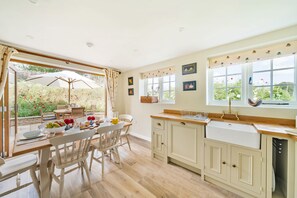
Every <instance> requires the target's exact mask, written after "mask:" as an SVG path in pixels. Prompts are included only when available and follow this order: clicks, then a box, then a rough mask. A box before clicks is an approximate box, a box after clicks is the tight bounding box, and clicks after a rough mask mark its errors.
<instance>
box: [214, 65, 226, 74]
mask: <svg viewBox="0 0 297 198" xmlns="http://www.w3.org/2000/svg"><path fill="white" fill-rule="evenodd" d="M212 70H213V76H222V75H226V67H219V68H214V69H212Z"/></svg>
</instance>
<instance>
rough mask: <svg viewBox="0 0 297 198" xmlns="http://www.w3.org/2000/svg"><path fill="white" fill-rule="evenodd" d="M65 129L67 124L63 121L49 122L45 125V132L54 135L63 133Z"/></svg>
mask: <svg viewBox="0 0 297 198" xmlns="http://www.w3.org/2000/svg"><path fill="white" fill-rule="evenodd" d="M65 128H66V124H65V122H63V121H55V122H49V123H47V124H46V125H45V131H46V132H48V133H53V134H55V133H59V132H63V131H64V130H65Z"/></svg>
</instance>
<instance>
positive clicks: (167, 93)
mask: <svg viewBox="0 0 297 198" xmlns="http://www.w3.org/2000/svg"><path fill="white" fill-rule="evenodd" d="M169 99H170V97H169V91H164V92H163V100H169Z"/></svg>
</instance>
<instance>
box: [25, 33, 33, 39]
mask: <svg viewBox="0 0 297 198" xmlns="http://www.w3.org/2000/svg"><path fill="white" fill-rule="evenodd" d="M26 37H27V38H28V39H34V36H32V35H30V34H27V35H26Z"/></svg>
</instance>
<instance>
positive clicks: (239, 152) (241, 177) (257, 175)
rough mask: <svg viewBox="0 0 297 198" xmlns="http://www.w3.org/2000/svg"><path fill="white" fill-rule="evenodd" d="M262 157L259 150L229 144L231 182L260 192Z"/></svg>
mask: <svg viewBox="0 0 297 198" xmlns="http://www.w3.org/2000/svg"><path fill="white" fill-rule="evenodd" d="M261 160H262V158H261V152H260V151H254V150H251V149H245V148H241V147H236V146H231V180H230V181H231V183H232V184H233V185H236V186H238V187H239V188H243V189H245V190H249V191H251V192H255V193H257V194H260V193H261V189H262V188H261V187H262V186H261V183H262V180H261V175H262V174H261V173H262V171H261V170H262V168H261V164H262V161H261Z"/></svg>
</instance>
